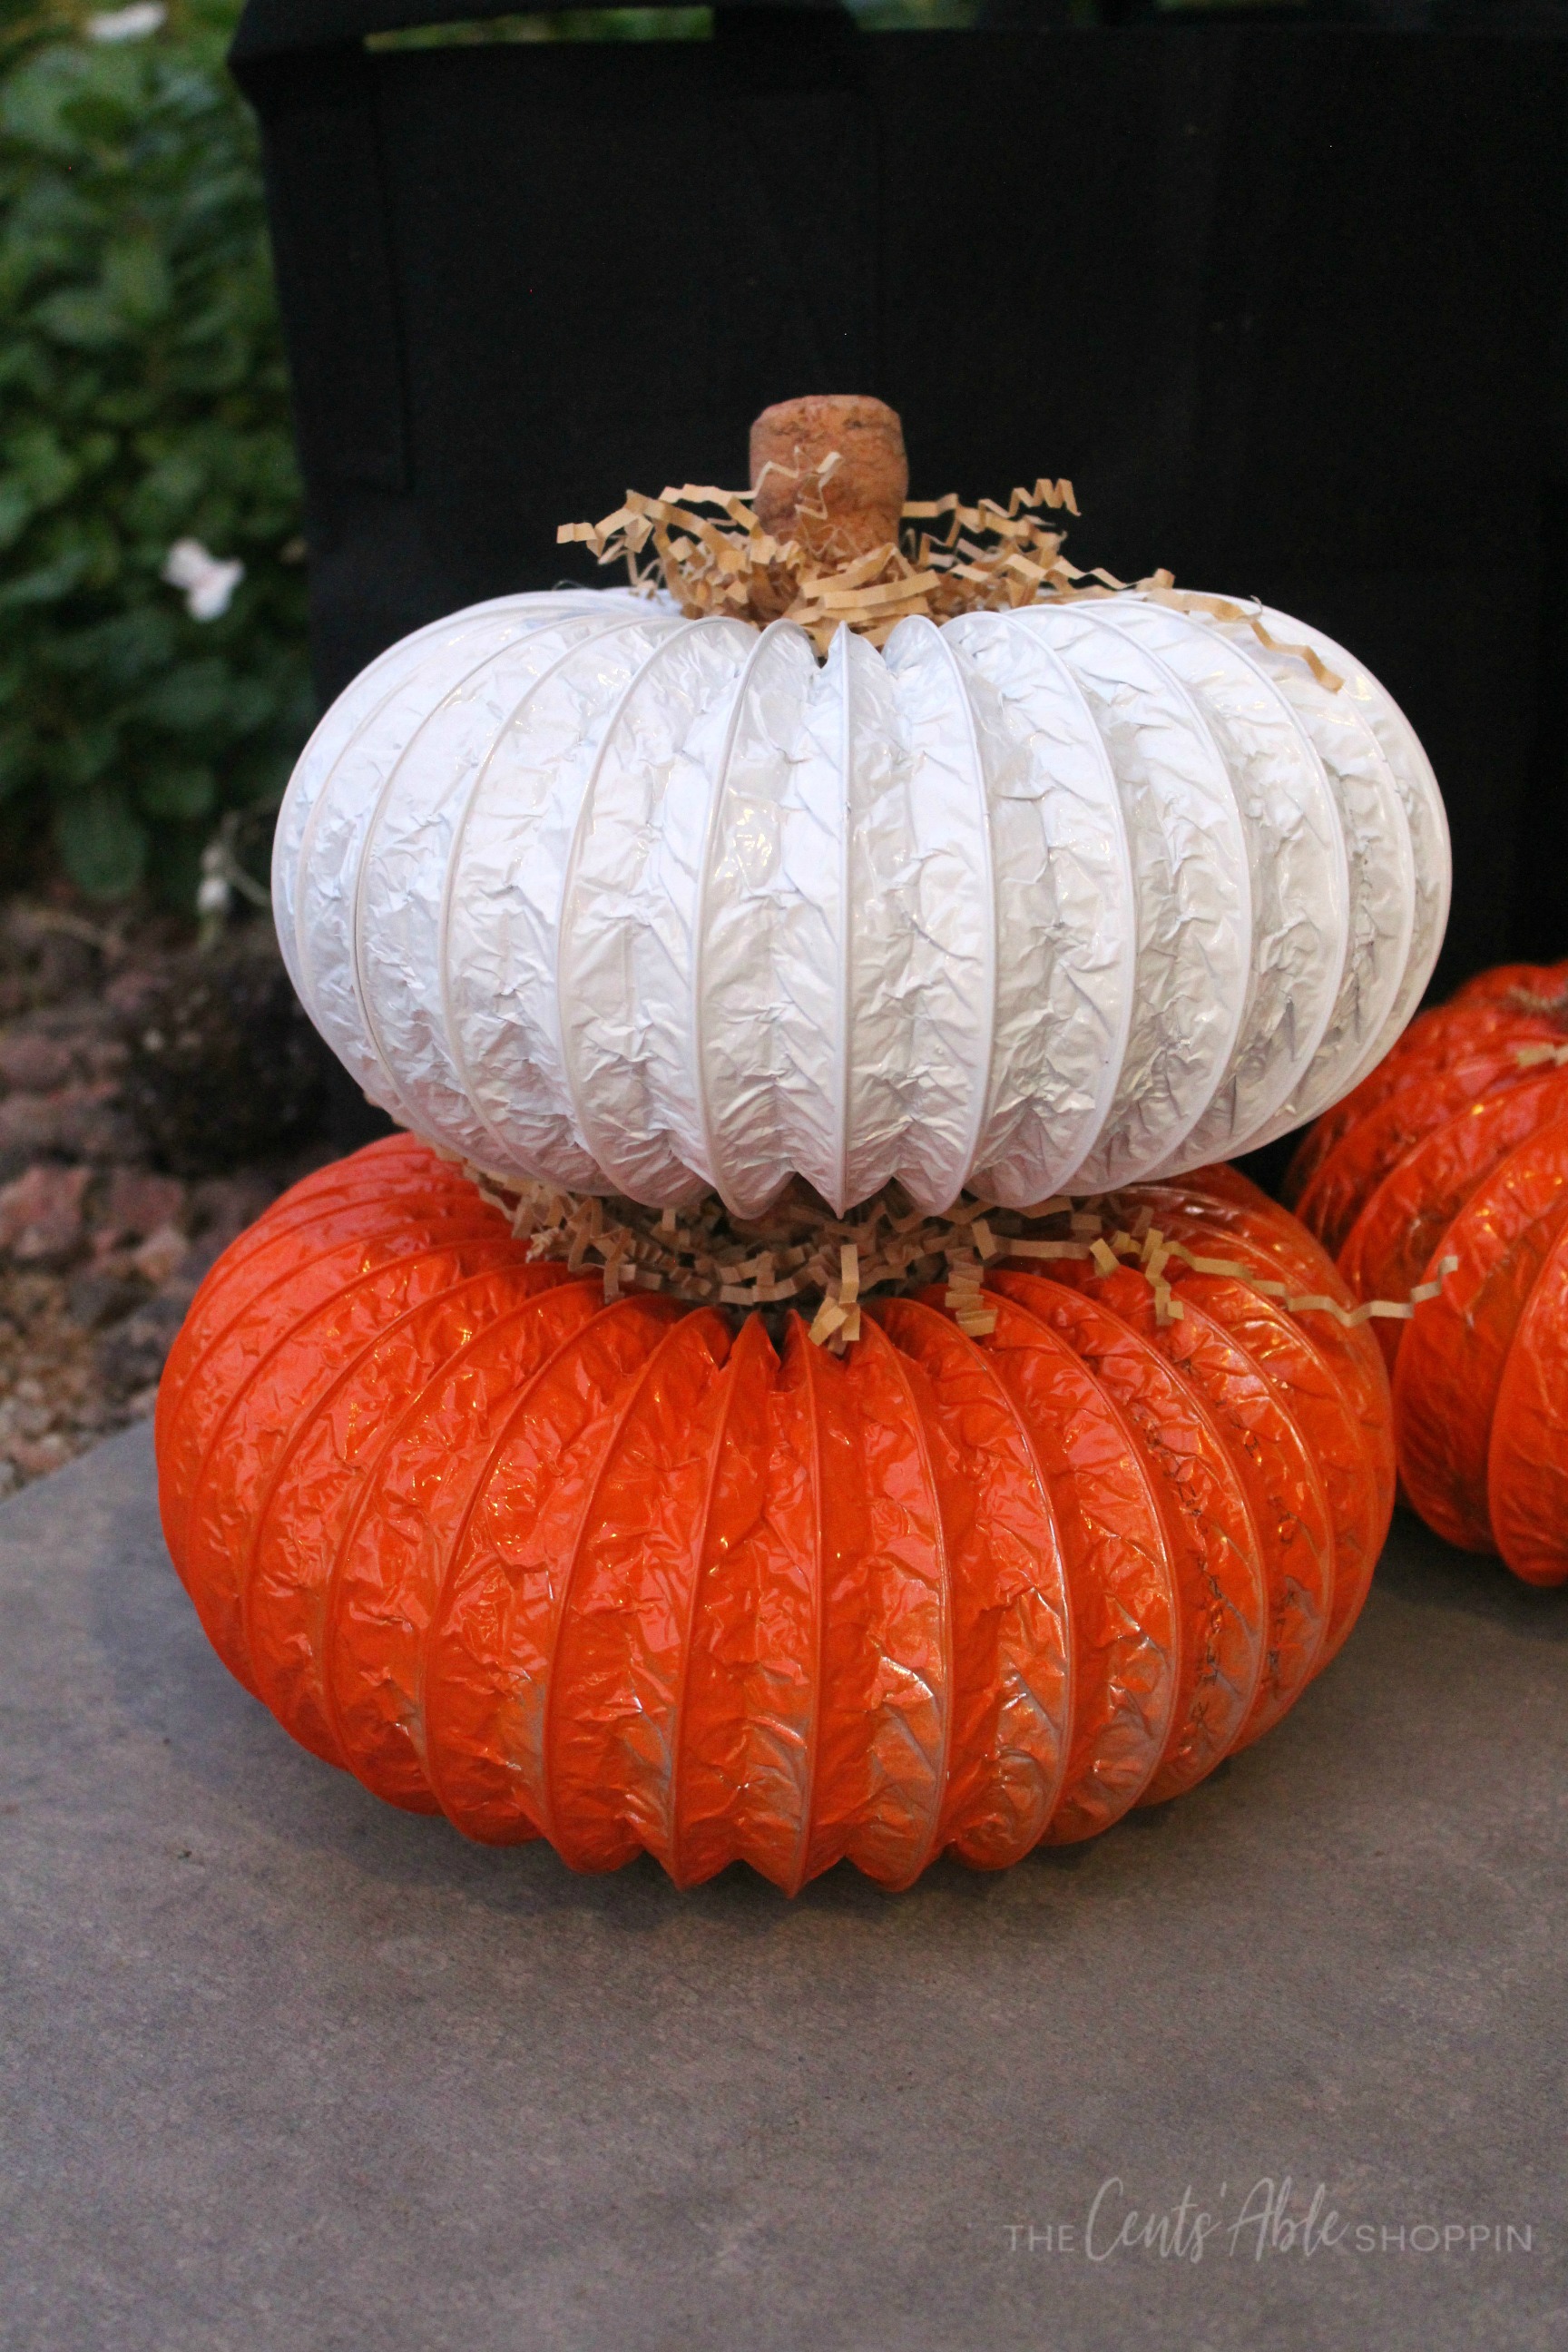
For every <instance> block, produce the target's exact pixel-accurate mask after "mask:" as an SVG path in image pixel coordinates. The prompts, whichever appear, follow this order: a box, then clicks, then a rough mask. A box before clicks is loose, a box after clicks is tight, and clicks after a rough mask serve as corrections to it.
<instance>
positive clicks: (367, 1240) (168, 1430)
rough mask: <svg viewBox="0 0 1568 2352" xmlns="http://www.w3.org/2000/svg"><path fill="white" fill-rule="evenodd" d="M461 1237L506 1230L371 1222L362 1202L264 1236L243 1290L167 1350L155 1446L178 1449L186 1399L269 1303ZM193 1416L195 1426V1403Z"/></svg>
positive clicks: (208, 1302)
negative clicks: (362, 1264) (304, 1230)
mask: <svg viewBox="0 0 1568 2352" xmlns="http://www.w3.org/2000/svg"><path fill="white" fill-rule="evenodd" d="M465 1236H473V1237H476V1238H492V1237H493V1238H496V1239H500V1238H501V1237H503V1236H506V1226H505V1223H504V1222H503V1221H502V1220H501V1219H500V1217H498V1216H496V1215H494V1213H490V1214H489V1215H485V1216H477V1215H475V1214H474V1213H472V1211H469V1210H466V1211H462V1212H460V1213H453V1214H452V1215H450V1216H447V1215H445V1214H434V1215H431V1216H429V1217H425V1218H421V1217H418V1216H409V1217H406V1218H388V1219H385V1220H381V1219H376V1220H374V1221H372V1220H371V1219H370V1218H368V1217H367V1216H366V1214H365V1212H364V1207H363V1204H355V1205H353V1206H351V1207H349V1208H346V1209H343V1210H340V1211H337V1212H333V1213H329V1214H327V1215H326V1216H323V1217H322V1218H321V1219H318V1220H315V1221H313V1222H312V1224H311V1227H310V1233H309V1234H308V1236H307V1235H304V1234H300V1232H299V1231H290V1230H288V1229H285V1231H283V1232H282V1233H280V1234H278V1233H275V1234H269V1235H268V1240H267V1245H266V1248H265V1249H264V1250H258V1251H257V1252H255V1253H254V1254H253V1255H252V1256H251V1258H250V1260H249V1264H248V1267H247V1268H244V1269H241V1273H242V1274H243V1273H245V1272H248V1273H249V1275H250V1276H251V1277H252V1279H250V1280H249V1281H248V1282H247V1283H245V1284H244V1286H243V1287H242V1286H239V1284H238V1283H236V1284H235V1285H232V1286H231V1285H227V1284H226V1285H225V1286H222V1287H221V1288H215V1289H214V1290H213V1291H212V1292H210V1293H209V1294H208V1296H207V1297H206V1298H205V1300H203V1301H200V1302H199V1311H197V1307H196V1306H195V1305H194V1306H193V1312H192V1315H191V1316H190V1317H188V1318H187V1320H186V1323H185V1325H184V1328H182V1332H181V1338H182V1339H184V1336H185V1333H186V1332H187V1331H188V1332H189V1334H190V1343H189V1345H188V1347H187V1348H186V1349H184V1350H183V1351H182V1352H181V1354H180V1356H179V1358H178V1359H177V1360H176V1358H175V1357H174V1354H173V1352H171V1358H170V1362H169V1364H168V1366H167V1367H166V1368H165V1372H164V1382H165V1383H166V1388H165V1386H163V1385H161V1386H160V1389H159V1403H160V1407H161V1411H160V1413H159V1417H158V1422H157V1427H156V1433H157V1435H158V1437H159V1439H160V1442H161V1443H163V1444H170V1445H177V1444H180V1443H181V1438H180V1434H179V1433H180V1431H181V1427H182V1423H183V1422H184V1420H185V1419H186V1418H188V1417H189V1416H188V1415H187V1404H188V1402H189V1401H190V1400H192V1399H196V1400H199V1399H200V1397H201V1395H202V1394H203V1392H204V1391H212V1390H213V1388H214V1385H215V1377H216V1379H217V1380H218V1381H221V1377H222V1374H223V1372H224V1370H225V1369H226V1362H227V1358H226V1356H225V1355H223V1354H222V1353H220V1351H221V1350H223V1349H226V1348H227V1349H229V1350H230V1352H232V1348H233V1345H234V1344H235V1342H236V1340H239V1341H240V1342H242V1343H248V1344H252V1345H253V1344H254V1336H255V1330H256V1327H257V1324H258V1318H259V1317H260V1316H262V1315H263V1314H264V1313H265V1312H266V1302H267V1300H268V1298H269V1297H270V1298H271V1300H272V1302H273V1304H274V1305H275V1306H276V1307H279V1309H281V1310H287V1309H288V1307H289V1305H290V1303H291V1302H292V1303H296V1304H297V1299H296V1292H297V1288H298V1286H300V1284H305V1285H307V1286H309V1285H310V1284H312V1283H313V1284H314V1285H315V1286H316V1288H317V1289H318V1290H321V1293H322V1295H323V1296H325V1295H328V1293H329V1292H330V1287H331V1281H332V1279H333V1276H334V1272H335V1270H336V1268H337V1267H338V1266H339V1265H342V1264H344V1263H348V1262H350V1256H351V1254H352V1253H353V1251H354V1250H355V1249H358V1250H359V1251H360V1252H361V1253H362V1254H369V1255H371V1256H372V1257H373V1258H377V1259H379V1262H381V1263H384V1264H394V1263H395V1262H396V1261H397V1260H398V1259H399V1258H401V1257H405V1256H407V1255H410V1254H411V1253H413V1252H416V1251H417V1250H418V1249H420V1248H421V1247H435V1246H437V1245H438V1244H440V1243H442V1242H443V1241H447V1240H450V1239H452V1238H453V1237H456V1238H458V1239H462V1238H463V1237H465ZM508 1238H510V1237H508ZM518 1247H519V1252H520V1257H521V1255H525V1254H526V1253H524V1252H523V1251H522V1250H521V1244H519V1245H518ZM366 1270H368V1268H367V1269H366ZM215 1271H216V1269H215ZM165 1400H166V1401H165ZM194 1410H195V1419H196V1423H197V1425H198V1426H199V1425H200V1414H201V1407H200V1404H199V1402H197V1403H196V1405H195V1408H194Z"/></svg>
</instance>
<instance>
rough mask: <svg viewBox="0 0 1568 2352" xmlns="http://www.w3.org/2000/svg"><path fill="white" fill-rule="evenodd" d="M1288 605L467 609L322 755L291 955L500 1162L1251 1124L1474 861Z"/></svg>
mask: <svg viewBox="0 0 1568 2352" xmlns="http://www.w3.org/2000/svg"><path fill="white" fill-rule="evenodd" d="M895 422H896V420H895ZM823 470H824V471H826V469H823ZM926 511H927V512H929V511H930V509H926ZM892 552H893V551H891V550H889V553H890V554H891V553H892ZM869 561H870V562H873V563H874V562H875V556H874V553H873V556H872V557H871V558H870V559H869ZM867 563H868V559H867V558H865V557H864V556H862V557H861V558H859V559H858V563H857V564H856V565H855V566H854V567H852V568H853V569H854V571H855V573H856V576H857V577H858V578H862V579H863V578H864V576H865V575H866V572H867ZM1258 621H1259V622H1260V623H1261V627H1255V626H1253V625H1250V622H1249V621H1248V620H1234V619H1226V618H1225V617H1223V616H1216V615H1215V614H1214V613H1212V612H1210V611H1200V610H1195V609H1185V610H1184V609H1180V608H1179V607H1178V606H1177V605H1175V604H1172V603H1169V602H1166V601H1163V598H1162V594H1161V593H1160V592H1159V591H1154V592H1152V593H1141V592H1136V591H1133V592H1128V593H1119V594H1110V595H1100V596H1094V595H1088V596H1078V595H1070V594H1069V595H1066V596H1064V595H1062V594H1059V593H1052V594H1050V595H1048V596H1047V597H1045V598H1044V599H1042V600H1041V601H1039V602H1036V603H1032V604H1024V605H1019V606H1015V607H1012V608H1010V609H1004V610H982V611H972V612H968V613H963V614H959V615H958V616H957V617H954V618H952V619H949V620H947V621H945V622H944V623H942V625H937V624H936V623H934V622H933V621H931V620H930V619H925V618H921V617H910V618H905V619H902V620H900V621H899V622H898V624H897V625H896V626H894V627H893V629H892V630H891V632H890V634H886V635H885V642H883V643H882V644H881V646H876V645H874V644H873V643H871V642H870V640H869V638H868V636H867V635H862V634H858V633H857V630H856V629H855V628H852V627H848V626H844V627H839V628H838V629H837V634H835V635H833V636H832V639H831V643H830V644H829V646H828V649H827V653H826V660H819V659H818V657H817V655H816V652H815V650H814V647H813V643H812V639H811V637H810V636H808V635H806V633H805V630H804V629H803V628H802V627H801V626H799V625H797V624H796V623H795V622H794V621H791V620H789V619H783V620H777V621H773V622H772V623H771V624H770V625H767V626H765V627H758V626H756V625H752V623H749V622H748V621H746V620H744V619H737V618H729V617H709V618H700V619H695V620H694V619H690V618H688V617H685V616H684V615H683V614H682V613H681V612H680V610H679V608H678V606H677V604H675V602H674V600H673V599H672V598H670V597H669V596H668V594H658V593H656V594H653V595H649V594H647V593H632V592H631V591H628V590H624V589H623V590H607V591H599V592H595V591H593V590H582V591H575V592H567V593H556V594H551V595H518V596H508V597H501V598H499V599H497V600H495V601H493V602H491V603H489V604H479V605H475V606H473V607H471V608H470V609H468V611H465V612H461V613H458V614H454V615H452V617H451V618H450V619H447V620H444V621H440V622H437V623H436V624H435V625H432V626H430V627H428V628H425V629H421V630H419V631H418V632H416V634H415V635H413V636H410V637H407V638H405V640H404V641H403V642H402V643H401V644H399V645H396V646H393V647H391V648H390V650H389V651H387V652H386V653H384V654H383V655H382V656H380V658H379V659H378V660H376V661H374V662H373V663H372V664H371V666H370V667H369V668H367V669H366V670H365V671H364V672H363V674H362V675H361V676H360V677H358V678H356V679H355V681H354V682H353V685H352V686H350V687H349V688H347V690H346V691H345V692H344V693H343V694H342V696H341V697H340V698H339V699H338V700H337V702H335V703H334V704H333V706H332V708H331V709H330V710H329V711H328V713H327V715H326V717H325V718H324V719H322V721H321V725H320V726H319V727H318V729H317V730H316V732H315V734H314V736H313V737H312V739H311V740H310V744H309V745H308V747H307V749H306V751H305V752H304V753H303V755H302V757H301V759H300V763H299V766H298V768H297V769H296V771H295V774H294V777H293V781H292V782H291V783H290V785H289V793H288V797H287V799H286V801H285V803H284V806H283V811H282V814H281V816H280V819H279V826H278V835H277V846H276V852H275V859H274V904H275V907H276V910H277V918H278V925H279V936H280V939H281V941H282V947H283V952H284V956H285V958H286V960H287V961H288V964H289V971H290V972H291V974H292V977H293V980H294V984H295V986H296V987H297V989H298V990H299V992H300V996H301V998H302V999H303V1001H304V1003H305V1005H306V1007H307V1009H308V1010H309V1012H310V1016H311V1018H312V1019H313V1020H314V1022H315V1023H316V1025H317V1027H318V1028H319V1029H320V1030H321V1034H322V1035H323V1036H324V1037H325V1038H326V1039H327V1041H328V1043H329V1044H330V1045H331V1046H332V1048H333V1049H334V1051H335V1052H336V1053H337V1054H338V1055H340V1056H341V1058H342V1061H343V1062H344V1063H345V1064H346V1065H347V1066H348V1068H349V1069H350V1071H351V1072H352V1073H353V1076H354V1077H355V1078H356V1080H357V1081H358V1082H359V1084H360V1085H361V1086H362V1087H363V1089H364V1091H365V1093H366V1094H367V1095H368V1096H370V1097H371V1098H372V1099H373V1100H374V1101H376V1102H378V1103H381V1104H383V1105H384V1107H385V1108H386V1109H387V1110H388V1111H389V1112H390V1113H391V1115H392V1117H393V1118H395V1119H396V1120H397V1121H399V1122H400V1123H401V1124H402V1125H404V1126H405V1127H407V1128H409V1129H413V1130H414V1131H415V1132H416V1133H417V1134H419V1135H421V1136H423V1137H425V1138H426V1139H428V1140H429V1141H430V1142H432V1143H434V1144H436V1145H437V1146H439V1147H440V1148H442V1149H444V1150H448V1151H452V1152H456V1153H458V1154H460V1155H461V1156H462V1157H463V1158H465V1159H466V1160H470V1161H472V1162H473V1163H474V1164H475V1165H476V1166H478V1167H479V1168H480V1169H483V1170H485V1171H488V1172H489V1173H491V1174H493V1175H495V1176H497V1177H500V1178H501V1179H503V1180H506V1181H512V1182H515V1181H518V1180H520V1179H533V1180H536V1181H545V1182H548V1183H550V1184H553V1185H556V1186H559V1187H561V1188H562V1189H563V1190H565V1191H568V1192H600V1193H619V1194H623V1195H626V1196H627V1197H629V1198H630V1199H632V1200H635V1201H640V1202H648V1203H654V1204H683V1203H685V1202H690V1201H692V1200H694V1199H696V1198H698V1197H700V1195H702V1194H703V1193H705V1192H708V1191H709V1190H710V1189H711V1190H713V1191H716V1192H719V1193H720V1194H721V1197H722V1199H723V1200H724V1202H725V1203H726V1204H727V1206H728V1207H729V1208H730V1210H731V1212H732V1213H736V1214H739V1215H741V1216H754V1215H757V1214H759V1213H761V1212H762V1211H763V1210H764V1209H765V1208H766V1207H767V1206H768V1205H769V1203H770V1202H772V1201H773V1199H774V1197H775V1196H776V1195H777V1194H778V1192H780V1191H781V1190H782V1188H783V1187H784V1184H785V1183H786V1182H787V1181H789V1179H790V1178H791V1176H792V1175H799V1176H801V1177H804V1178H805V1180H806V1181H808V1182H809V1183H810V1184H811V1185H813V1186H814V1187H815V1188H816V1191H817V1192H819V1193H820V1194H821V1195H822V1196H823V1198H824V1199H825V1200H826V1202H829V1203H830V1204H831V1206H832V1208H833V1209H834V1211H835V1212H836V1213H843V1212H844V1211H846V1210H847V1209H848V1208H849V1207H851V1206H853V1205H854V1204H855V1203H857V1202H860V1201H863V1200H865V1199H867V1198H868V1196H869V1195H870V1194H872V1193H874V1192H877V1191H878V1190H879V1188H880V1187H881V1186H882V1185H883V1184H885V1183H886V1182H888V1181H889V1179H892V1178H897V1179H898V1180H899V1181H900V1183H901V1184H902V1185H903V1186H904V1187H905V1189H906V1191H907V1192H908V1193H909V1195H910V1199H911V1201H912V1202H914V1203H915V1205H916V1206H917V1207H919V1208H921V1210H924V1211H928V1212H930V1211H936V1210H940V1209H943V1208H945V1207H946V1206H947V1205H948V1204H949V1203H950V1202H952V1201H953V1200H954V1198H955V1197H956V1195H957V1194H958V1192H960V1190H961V1189H963V1188H964V1187H969V1188H970V1189H972V1190H973V1191H974V1192H978V1193H981V1194H983V1195H985V1196H987V1197H989V1198H990V1199H992V1200H994V1201H996V1202H1001V1203H1003V1204H1004V1205H1005V1206H1008V1207H1014V1208H1018V1207H1024V1206H1026V1205H1028V1204H1030V1203H1031V1202H1037V1201H1040V1200H1043V1199H1045V1198H1046V1197H1047V1196H1048V1195H1051V1194H1054V1193H1058V1192H1074V1193H1089V1192H1101V1191H1105V1190H1109V1189H1110V1188H1111V1187H1113V1186H1117V1185H1121V1184H1126V1183H1131V1182H1135V1181H1139V1180H1142V1179H1144V1178H1148V1177H1152V1176H1160V1175H1172V1174H1175V1173H1178V1172H1180V1171H1183V1170H1185V1169H1190V1168H1195V1167H1198V1166H1201V1165H1202V1164H1204V1163H1205V1162H1207V1161H1210V1160H1217V1159H1222V1158H1227V1157H1230V1156H1233V1155H1234V1154H1236V1153H1237V1152H1240V1151H1244V1150H1249V1149H1251V1148H1253V1147H1255V1146H1257V1145H1258V1144H1261V1143H1264V1142H1266V1141H1268V1139H1271V1138H1272V1137H1274V1136H1276V1135H1279V1134H1281V1133H1283V1132H1284V1131H1285V1130H1286V1129H1289V1128H1293V1127H1297V1126H1299V1125H1300V1124H1301V1123H1302V1122H1303V1121H1305V1120H1308V1119H1310V1118H1314V1117H1316V1116H1317V1115H1318V1114H1319V1113H1320V1112H1321V1111H1323V1110H1325V1109H1326V1108H1328V1107H1329V1105H1330V1104H1331V1103H1333V1102H1335V1101H1337V1100H1338V1099H1339V1097H1341V1096H1342V1095H1344V1094H1345V1093H1347V1092H1348V1091H1349V1089H1350V1088H1351V1087H1352V1086H1353V1085H1355V1083H1356V1082H1357V1080H1358V1079H1359V1078H1360V1077H1361V1076H1363V1074H1364V1072H1366V1071H1367V1070H1369V1069H1370V1068H1371V1067H1372V1066H1373V1064H1374V1063H1375V1062H1376V1061H1377V1060H1379V1058H1380V1057H1381V1056H1382V1055H1384V1053H1386V1052H1387V1050H1388V1048H1389V1046H1390V1045H1392V1044H1393V1042H1394V1038H1395V1037H1396V1036H1397V1035H1398V1034H1399V1033H1400V1031H1401V1030H1402V1029H1403V1027H1404V1026H1405V1023H1406V1022H1407V1021H1408V1019H1409V1018H1410V1015H1411V1013H1413V1012H1414V1010H1415V1006H1416V1004H1417V1003H1418V1002H1419V1000H1420V997H1421V994H1422V992H1423V990H1424V989H1425V987H1426V982H1427V979H1428V977H1429V976H1430V973H1431V971H1432V967H1433V964H1434V962H1435V961H1436V955H1437V950H1438V948H1439V946H1440V944H1441V940H1442V935H1443V928H1444V923H1445V920H1446V918H1447V898H1448V881H1449V871H1448V848H1447V827H1446V824H1445V821H1444V816H1443V809H1442V803H1441V800H1440V798H1439V796H1438V793H1437V789H1436V782H1435V780H1434V778H1433V774H1432V771H1431V768H1430V766H1429V764H1428V762H1427V761H1426V756H1425V754H1424V753H1423V751H1422V749H1421V746H1420V744H1419V742H1418V741H1417V740H1416V737H1415V733H1414V731H1413V730H1412V729H1411V727H1410V726H1409V724H1408V722H1407V721H1406V720H1405V718H1404V717H1403V715H1402V714H1401V712H1400V711H1399V709H1397V707H1396V706H1395V704H1394V702H1393V700H1392V699H1391V698H1390V697H1389V696H1388V695H1387V693H1385V692H1384V689H1383V688H1381V687H1380V686H1379V685H1378V684H1377V682H1376V681H1375V679H1373V677H1370V676H1369V675H1368V674H1367V673H1366V671H1365V670H1364V669H1363V667H1361V665H1360V664H1359V663H1357V662H1356V661H1355V660H1353V659H1352V656H1350V655H1349V654H1347V653H1345V652H1344V651H1343V650H1342V648H1341V647H1340V646H1336V645H1334V644H1332V643H1331V642H1330V641H1329V640H1328V639H1326V638H1325V637H1323V636H1322V635H1321V634H1320V633H1319V632H1317V631H1316V630H1313V629H1310V628H1308V627H1306V626H1305V625H1303V624H1301V623H1300V622H1297V621H1292V620H1290V619H1289V618H1287V617H1285V616H1283V615H1279V614H1274V613H1271V612H1268V611H1264V612H1262V613H1261V614H1258ZM1286 648H1290V650H1287V649H1286ZM1303 649H1304V650H1303ZM1309 651H1310V654H1311V655H1312V656H1316V662H1315V664H1314V662H1313V661H1310V660H1309V658H1308V657H1307V653H1308V652H1309ZM1325 670H1326V671H1327V672H1328V673H1329V674H1330V677H1331V681H1332V682H1331V683H1329V684H1325V683H1324V682H1322V678H1321V674H1320V673H1321V672H1322V671H1325Z"/></svg>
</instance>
